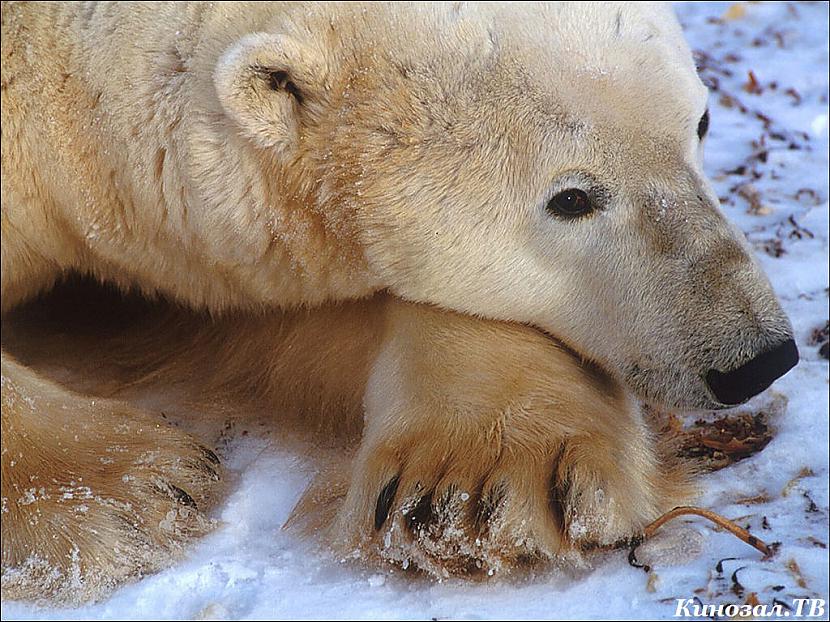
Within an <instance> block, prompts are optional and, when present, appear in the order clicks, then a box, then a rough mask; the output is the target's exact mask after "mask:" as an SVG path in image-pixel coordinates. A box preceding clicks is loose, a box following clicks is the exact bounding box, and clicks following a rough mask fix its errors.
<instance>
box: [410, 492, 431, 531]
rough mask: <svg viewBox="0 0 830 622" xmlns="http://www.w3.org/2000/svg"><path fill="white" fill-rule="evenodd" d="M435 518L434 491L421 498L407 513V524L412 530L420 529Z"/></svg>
mask: <svg viewBox="0 0 830 622" xmlns="http://www.w3.org/2000/svg"><path fill="white" fill-rule="evenodd" d="M432 518H433V513H432V493H430V494H428V495H425V496H423V497H421V498H420V500H419V501H418V504H417V505H416V506H415V507H414V508H412V510H411V511H410V512H409V514H407V515H406V525H407V527H409V528H410V529H412V530H415V529H419V528H421V527H423V526H424V525H426V524H427V523H429V522H430V521H431V520H432Z"/></svg>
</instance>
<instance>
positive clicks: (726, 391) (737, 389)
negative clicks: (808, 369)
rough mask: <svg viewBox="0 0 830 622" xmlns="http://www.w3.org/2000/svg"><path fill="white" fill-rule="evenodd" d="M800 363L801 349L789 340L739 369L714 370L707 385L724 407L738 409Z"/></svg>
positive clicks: (762, 353) (708, 375)
mask: <svg viewBox="0 0 830 622" xmlns="http://www.w3.org/2000/svg"><path fill="white" fill-rule="evenodd" d="M797 363H798V348H797V347H796V345H795V341H793V340H792V339H787V341H784V342H783V343H780V344H778V345H777V346H774V347H773V348H771V349H769V350H765V351H764V352H761V353H760V354H758V355H757V356H755V358H753V359H751V360H750V361H748V362H746V363H744V364H743V365H741V366H740V367H738V368H736V369H733V370H731V371H727V372H722V371H719V370H717V369H712V370H710V371H709V372H708V373H707V374H706V384H707V385H708V387H709V389H710V390H711V391H712V393H713V394H714V395H715V397H716V398H717V400H718V401H719V402H720V403H721V404H724V405H726V406H734V405H736V404H741V403H743V402H745V401H747V400H748V399H749V398H751V397H753V396H755V395H758V394H759V393H760V392H761V391H763V390H764V389H766V388H767V387H769V386H770V385H771V384H772V383H773V382H775V380H777V379H778V378H780V377H781V376H783V375H784V374H786V373H787V372H788V371H790V370H791V369H792V368H793V367H795V365H796V364H797Z"/></svg>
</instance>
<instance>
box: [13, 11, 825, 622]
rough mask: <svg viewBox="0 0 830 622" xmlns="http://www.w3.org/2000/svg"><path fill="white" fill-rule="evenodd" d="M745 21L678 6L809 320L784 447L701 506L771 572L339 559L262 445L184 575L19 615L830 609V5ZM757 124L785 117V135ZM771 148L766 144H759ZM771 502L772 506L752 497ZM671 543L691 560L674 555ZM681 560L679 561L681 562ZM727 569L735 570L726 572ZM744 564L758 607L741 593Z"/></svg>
mask: <svg viewBox="0 0 830 622" xmlns="http://www.w3.org/2000/svg"><path fill="white" fill-rule="evenodd" d="M729 8H730V4H729V3H713V4H710V3H693V4H678V5H677V10H678V13H679V15H680V18H681V22H682V23H683V25H684V27H685V28H686V32H687V36H688V38H689V40H690V43H691V45H692V47H693V48H694V49H696V50H702V51H705V53H706V54H707V55H708V59H707V61H706V64H707V68H706V69H704V72H703V75H704V77H705V78H706V79H707V80H709V81H712V80H717V85H718V90H717V91H713V92H712V94H711V97H710V110H711V117H712V122H711V129H710V135H709V138H708V139H707V149H706V151H707V156H706V169H707V172H708V174H709V175H710V176H711V178H712V179H713V180H714V183H715V187H716V190H717V192H718V194H719V196H720V197H722V198H724V199H726V201H725V202H724V211H725V212H726V213H727V215H728V216H729V217H730V218H731V219H732V220H733V221H734V222H736V223H737V224H738V225H739V226H740V227H741V228H742V229H743V230H744V231H745V232H746V233H747V234H748V237H749V239H750V241H751V242H752V244H753V245H754V246H755V248H756V249H757V251H758V258H759V261H760V262H761V264H762V265H763V267H764V268H765V270H766V271H767V274H768V275H769V277H770V279H771V281H772V283H773V286H774V288H775V290H776V291H777V293H778V294H779V295H780V297H781V299H782V301H783V304H784V306H785V308H786V310H787V311H788V313H789V314H790V317H791V318H792V320H793V323H794V326H795V331H796V338H797V341H798V345H799V349H800V351H801V354H802V362H801V364H800V365H799V366H798V367H797V368H796V369H795V370H794V371H792V372H791V373H790V374H788V375H787V376H786V377H784V378H783V379H781V380H780V381H778V382H777V383H776V384H775V386H774V387H773V390H772V391H773V392H768V394H767V395H764V396H760V397H759V398H757V399H756V403H759V404H763V403H765V402H769V401H770V400H771V399H773V398H774V396H775V393H774V392H778V393H780V394H783V395H784V396H785V397H786V398H787V400H788V405H787V407H786V410H785V411H784V412H782V413H781V414H780V415H778V416H776V417H774V418H773V420H772V421H771V424H772V426H773V427H774V428H775V430H776V435H775V438H774V439H773V440H772V442H771V443H770V444H769V445H768V446H767V447H766V448H765V449H764V450H763V451H762V452H761V453H760V454H757V455H755V456H753V457H752V458H749V459H747V460H744V461H742V462H739V463H737V464H735V465H733V466H731V467H729V468H727V469H724V470H723V471H720V472H716V473H712V474H709V475H706V476H704V477H703V478H702V483H703V490H704V493H703V497H702V499H701V500H700V504H701V505H703V506H704V507H708V508H711V509H713V510H715V511H717V512H719V513H722V514H724V515H726V516H728V517H732V518H735V519H739V522H740V523H741V524H742V525H745V526H749V527H750V528H751V529H752V530H753V532H755V533H757V535H759V536H760V537H762V538H764V539H765V540H767V541H780V542H781V546H780V550H779V551H778V553H777V555H776V556H775V557H774V558H773V559H772V560H771V561H762V560H761V559H760V555H759V554H758V553H757V552H756V551H754V550H753V549H751V548H749V547H748V546H747V545H745V544H743V543H742V542H740V541H738V540H737V539H735V538H733V537H732V536H729V535H728V534H725V533H722V532H717V531H715V530H713V529H712V528H711V527H709V526H708V525H707V524H706V523H704V522H703V521H698V520H694V521H690V522H689V524H688V525H686V526H683V527H680V528H674V529H671V530H669V529H667V531H668V532H669V535H668V536H665V537H664V539H663V540H662V544H661V543H660V542H656V543H655V544H654V545H652V547H651V553H650V554H651V556H652V558H653V560H656V561H654V562H653V563H654V566H655V567H654V570H653V572H652V573H651V575H649V574H647V573H646V572H644V571H643V570H642V569H638V568H634V567H632V566H630V565H629V564H628V562H627V559H626V554H625V552H618V553H608V554H603V555H602V556H599V557H597V558H596V559H595V560H594V563H593V567H592V568H589V569H585V570H584V571H580V573H579V574H578V576H573V575H567V576H565V575H563V574H562V573H558V572H557V571H556V570H550V571H545V572H538V573H536V574H534V575H533V576H526V577H522V578H518V579H505V578H496V579H494V580H490V581H488V582H484V583H478V584H469V583H465V582H462V581H457V580H448V581H444V582H441V583H438V582H434V581H431V580H428V579H425V578H418V577H414V576H412V575H411V573H410V574H404V573H400V572H389V573H388V574H387V573H385V572H378V570H377V568H375V569H369V568H364V567H360V566H354V565H349V564H338V563H337V562H336V561H333V560H331V559H330V558H327V557H325V556H324V555H322V554H320V553H319V552H317V551H316V550H315V549H314V546H313V543H309V542H306V541H302V540H299V539H298V538H297V536H296V535H295V534H293V533H289V532H285V531H282V530H281V526H282V524H283V522H284V521H285V519H286V518H287V516H288V513H289V512H290V510H291V508H292V506H293V505H294V503H295V501H296V500H297V499H298V498H299V496H300V494H301V493H302V491H303V489H304V487H305V486H306V484H307V483H308V481H309V480H310V478H311V475H312V473H311V470H310V466H309V465H308V464H307V463H306V462H305V461H304V460H303V459H302V457H301V456H300V455H299V454H296V453H293V452H292V451H291V450H290V449H288V448H283V447H280V446H278V445H275V444H274V443H273V442H272V441H269V440H267V439H265V438H255V437H246V438H241V439H239V440H238V441H237V442H236V443H235V444H234V445H233V447H232V451H231V452H230V456H229V458H228V462H227V466H228V467H229V469H230V470H231V471H232V472H234V473H235V474H236V477H237V479H236V481H235V483H234V486H233V487H232V490H231V492H230V495H229V497H228V498H227V500H226V501H225V502H224V503H223V504H222V505H221V507H220V508H219V509H218V510H217V512H216V518H218V519H219V520H220V521H221V523H220V524H221V526H220V528H219V529H217V530H216V531H215V532H214V533H212V534H211V535H209V536H208V537H205V538H204V539H202V540H201V541H200V542H199V543H197V544H196V545H194V546H193V547H192V549H191V550H190V551H189V553H188V555H187V556H186V558H185V559H183V560H182V561H181V562H179V563H178V564H176V565H175V566H174V567H172V568H170V569H168V570H166V571H163V572H160V573H158V574H156V575H153V576H150V577H146V578H144V579H143V580H141V581H139V582H137V583H134V584H132V585H128V586H125V587H123V588H121V589H120V590H118V591H117V592H116V593H115V594H114V595H113V596H112V597H111V598H109V599H108V600H106V601H104V602H101V603H98V604H93V605H88V606H84V607H81V608H79V609H54V608H38V607H35V606H31V605H26V604H21V603H13V602H5V603H4V604H3V609H2V619H4V620H7V619H8V620H12V619H74V618H85V619H168V618H197V619H226V618H244V619H258V618H271V619H273V618H297V619H308V618H331V619H346V618H361V619H387V618H396V619H397V618H403V619H410V618H411V619H416V618H417V619H422V618H432V619H445V618H452V619H489V618H495V619H501V618H504V617H508V618H513V619H538V618H566V619H567V618H570V619H585V618H587V619H590V618H600V617H601V618H605V617H612V618H637V619H662V618H670V617H672V614H673V613H674V612H675V608H676V601H675V600H674V599H676V598H693V597H695V596H698V597H699V598H700V599H701V601H703V602H704V603H707V604H709V603H712V604H726V603H743V602H745V600H746V597H747V596H748V595H749V594H750V593H752V592H755V593H757V598H758V600H759V602H761V603H765V604H769V603H771V602H772V600H773V598H777V599H779V600H780V601H782V602H784V603H787V604H790V605H791V606H792V605H793V601H794V599H797V598H808V597H820V598H824V599H827V597H828V551H827V548H826V546H827V543H828V363H827V361H826V360H824V359H822V358H821V357H820V356H819V355H818V346H817V345H815V344H814V343H813V342H812V341H811V335H812V333H813V331H814V330H815V329H817V328H821V327H822V326H823V325H824V323H825V322H826V321H827V318H828V315H829V314H830V313H829V312H828V293H827V291H828V290H827V288H828V246H827V242H828V190H829V189H828V105H827V101H828V4H827V3H811V4H791V3H758V4H754V3H753V4H746V5H745V6H744V9H745V10H744V12H743V15H740V11H737V14H738V15H737V17H736V18H735V19H730V20H726V21H713V20H712V18H717V17H720V16H722V15H724V14H725V13H726V11H727V10H728V9H729ZM731 14H732V15H735V14H736V11H734V10H733V11H732V12H731ZM756 39H757V41H756ZM754 41H755V42H756V43H759V45H753V42H754ZM723 70H726V71H728V72H730V75H726V74H725V73H724V72H723ZM750 70H751V71H752V72H753V75H754V76H755V79H756V80H757V86H758V87H759V88H760V89H762V92H761V93H757V92H748V91H747V90H744V88H743V87H744V86H745V85H748V87H747V88H749V90H750V91H752V90H753V87H752V85H751V84H749V78H748V71H750ZM773 82H774V83H777V84H776V87H775V88H774V89H773V88H772V87H771V86H770V85H771V83H773ZM791 88H792V89H794V91H789V92H788V89H791ZM756 90H757V89H756ZM730 97H731V99H730ZM735 100H737V101H739V102H740V105H741V106H743V107H744V109H745V111H742V109H741V106H739V105H736V104H735ZM730 103H731V107H730ZM755 111H759V112H761V113H762V114H763V115H765V117H767V118H768V119H769V120H770V121H769V122H768V125H769V127H768V128H766V129H765V128H764V123H765V121H764V118H761V117H759V116H757V115H755V114H754V112H755ZM801 133H803V134H801ZM771 134H777V135H778V138H775V137H772V136H771ZM762 135H766V138H765V142H764V144H755V145H753V141H756V143H757V141H758V140H759V139H760V137H761V136H762ZM791 143H794V144H797V145H798V146H799V147H800V148H798V149H791V148H789V147H790V144H791ZM762 152H765V153H764V154H763V155H762V156H761V157H757V154H761V153H762ZM753 154H756V157H755V158H754V159H753ZM741 166H745V169H744V170H743V172H736V171H737V170H738V169H739V167H741ZM753 169H754V170H756V171H757V172H758V173H760V177H759V178H758V179H753V175H752V170H753ZM727 171H731V173H727ZM747 184H749V186H747ZM742 187H743V191H742ZM752 197H754V198H755V200H756V201H757V204H755V205H752V201H751V200H750V199H752ZM781 251H783V252H781ZM776 255H778V256H776ZM799 475H801V477H799ZM33 494H34V493H33ZM759 495H766V497H768V498H769V500H768V501H767V502H761V503H754V504H750V503H748V502H746V501H743V502H742V501H741V499H747V498H750V497H757V496H759ZM765 519H766V520H765ZM764 522H766V524H768V526H769V528H768V529H764V528H763V526H762V523H764ZM671 534H674V537H673V539H672V535H671ZM660 546H663V547H664V548H666V549H667V550H671V551H674V552H675V554H673V555H663V556H661V555H660V551H659V549H660ZM678 547H680V548H681V549H683V551H682V553H681V555H680V557H681V559H680V563H674V564H673V565H672V564H670V563H669V561H668V559H669V558H677V554H676V551H677V549H678ZM643 551H644V552H643V553H642V554H641V556H644V555H645V554H646V553H648V551H646V550H645V549H643ZM663 558H666V559H663ZM724 558H734V559H730V560H727V561H724V562H723V566H722V568H723V571H722V572H721V573H719V572H718V571H717V570H716V564H717V563H718V561H719V560H722V559H724ZM740 568H743V569H742V570H740V571H739V574H738V579H739V581H740V584H741V585H742V586H743V588H744V592H743V594H742V595H741V596H739V595H738V594H736V593H735V591H733V589H732V588H733V587H734V586H733V584H732V580H731V576H732V573H733V572H735V571H736V570H737V569H740ZM799 583H801V585H799ZM738 591H740V590H738ZM825 615H826V614H825Z"/></svg>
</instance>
